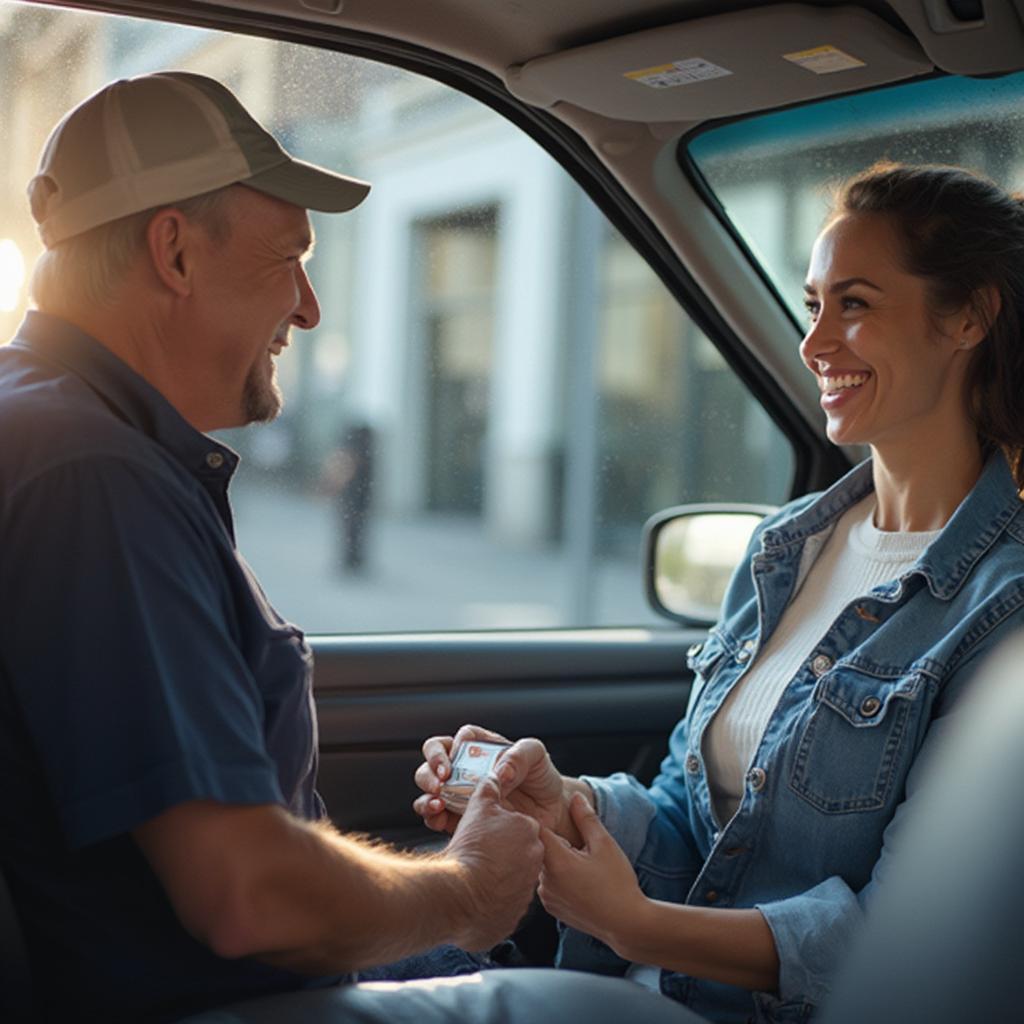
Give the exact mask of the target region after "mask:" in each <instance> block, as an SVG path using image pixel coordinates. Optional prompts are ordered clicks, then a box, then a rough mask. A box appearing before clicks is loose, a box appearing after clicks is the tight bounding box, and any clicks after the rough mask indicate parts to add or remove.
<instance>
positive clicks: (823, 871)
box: [559, 455, 1024, 1022]
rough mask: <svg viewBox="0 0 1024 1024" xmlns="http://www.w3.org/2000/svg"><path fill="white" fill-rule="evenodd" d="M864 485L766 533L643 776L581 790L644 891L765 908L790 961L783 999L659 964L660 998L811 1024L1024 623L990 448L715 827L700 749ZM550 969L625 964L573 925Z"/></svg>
mask: <svg viewBox="0 0 1024 1024" xmlns="http://www.w3.org/2000/svg"><path fill="white" fill-rule="evenodd" d="M872 486H873V484H872V475H871V463H870V462H865V463H862V464H861V465H859V466H858V467H856V468H855V469H854V470H852V471H851V472H850V473H848V474H847V475H846V476H845V477H843V479H842V480H840V481H839V482H838V483H836V484H835V485H834V486H833V487H832V488H830V489H829V490H828V491H825V492H824V493H822V494H819V495H810V496H808V497H805V498H802V499H799V500H797V501H795V502H793V503H791V504H789V505H788V506H786V507H785V508H783V509H781V510H780V511H779V512H777V513H775V514H774V515H773V516H771V517H769V518H768V519H766V520H765V521H764V522H763V523H761V524H760V526H759V527H758V529H757V531H756V532H755V534H754V536H753V538H752V540H751V545H750V548H749V549H748V551H747V555H746V557H745V559H744V562H743V563H742V564H741V566H740V568H739V569H738V570H737V572H736V573H735V575H734V576H733V579H732V581H731V583H730V585H729V589H728V592H727V594H726V597H725V601H724V604H723V607H722V614H721V620H720V622H719V623H718V625H717V626H715V627H714V629H712V630H711V631H710V633H709V634H708V636H707V639H706V640H705V641H704V643H703V644H697V645H695V646H694V647H693V648H691V649H690V652H689V665H690V668H691V669H692V670H693V673H694V681H693V687H692V690H691V693H690V699H689V706H688V708H687V712H686V716H685V717H684V718H683V720H682V721H681V722H679V724H678V725H677V726H676V727H675V729H674V731H673V733H672V736H671V739H670V741H669V753H668V756H667V757H666V758H665V760H664V762H663V763H662V765H661V771H660V774H659V775H658V777H657V778H656V779H655V781H654V783H653V784H652V785H651V786H650V788H647V787H644V786H642V785H641V784H640V783H638V782H637V781H636V779H634V778H632V777H631V776H628V775H625V774H621V773H620V774H616V775H612V776H611V777H609V778H587V780H586V781H587V782H588V783H589V784H590V785H591V787H592V788H593V790H594V793H595V795H596V799H597V809H598V813H599V815H600V817H601V819H602V820H603V822H604V824H605V826H606V827H607V828H608V830H609V831H610V832H611V834H612V835H613V836H614V837H615V839H616V840H617V841H618V843H619V844H620V846H621V847H622V848H623V850H624V851H625V852H626V854H627V856H628V857H629V859H630V861H631V862H632V863H633V864H634V866H635V868H636V871H637V876H638V878H639V880H640V883H641V886H642V888H643V890H644V892H645V893H646V894H647V895H648V896H650V897H651V898H654V899H659V900H666V901H670V902H676V903H687V904H690V905H693V906H704V907H757V908H758V909H759V910H760V911H761V913H762V914H763V915H764V917H765V919H766V920H767V922H768V925H769V927H770V928H771V931H772V934H773V936H774V939H775V944H776V947H777V950H778V955H779V960H780V965H781V969H780V974H779V990H778V991H777V992H774V993H753V994H752V993H750V992H747V991H745V990H742V989H739V988H735V987H732V986H728V985H724V984H719V983H715V982H709V981H704V980H701V979H696V978H691V977H688V976H685V975H682V974H676V973H673V972H670V971H662V974H661V989H662V992H663V993H664V994H665V995H667V996H671V997H673V998H675V999H678V1000H681V1001H682V1002H684V1003H686V1004H687V1005H689V1006H691V1007H692V1008H693V1009H694V1010H695V1011H696V1012H697V1013H700V1014H703V1015H705V1016H707V1017H709V1018H710V1019H712V1020H716V1021H747V1020H757V1021H764V1022H784V1021H802V1020H806V1019H808V1018H809V1017H810V1016H811V1014H812V1012H813V1011H814V1008H815V1007H816V1006H817V1005H818V1004H820V1003H821V1002H822V1000H824V999H825V997H826V996H827V994H828V991H829V986H830V983H831V979H832V976H833V974H834V973H835V971H836V969H837V968H838V967H839V966H840V964H841V962H842V958H843V956H844V953H845V950H846V948H847V945H848V943H849V940H850V937H851V934H852V932H853V931H854V929H855V928H856V927H857V926H858V924H859V922H860V921H861V917H862V913H863V910H864V907H865V905H866V904H867V903H868V901H869V900H870V899H871V898H872V893H873V892H874V891H875V890H876V889H877V887H878V886H879V885H881V884H884V875H885V872H886V867H887V857H888V856H890V855H891V852H892V849H893V846H894V844H895V843H896V842H898V839H897V835H898V832H899V829H900V825H901V822H902V821H903V818H904V815H905V812H906V807H907V803H908V794H911V793H912V792H913V790H914V783H915V777H916V774H917V773H911V767H912V766H913V765H914V763H915V761H917V760H918V756H919V754H921V753H922V750H923V749H925V748H926V747H927V745H928V744H930V743H932V742H933V741H934V739H935V737H936V736H937V735H938V733H939V732H941V731H942V730H943V729H944V728H945V727H946V725H947V722H948V720H946V719H945V717H944V716H946V714H947V712H948V711H949V709H950V708H951V706H952V705H953V704H954V703H955V702H956V700H957V699H958V697H959V695H960V693H961V692H962V691H963V689H964V687H965V686H966V685H968V684H969V680H970V678H971V676H972V675H973V673H974V672H975V670H976V669H977V667H978V665H979V663H980V662H981V661H982V660H983V656H984V655H985V654H987V653H988V651H989V650H990V649H991V648H992V647H993V645H994V644H995V643H996V642H998V641H999V640H1001V639H1002V638H1003V637H1005V636H1006V635H1007V634H1008V633H1009V631H1011V630H1012V629H1013V628H1014V627H1015V626H1018V625H1024V502H1021V500H1020V499H1019V498H1018V495H1017V491H1016V487H1015V485H1014V482H1013V478H1012V476H1011V474H1010V472H1009V468H1008V466H1007V464H1006V461H1005V459H1004V458H1003V457H1002V456H1001V455H996V456H993V457H992V458H991V459H990V460H989V462H988V464H987V465H986V467H985V470H984V472H983V474H982V476H981V478H980V479H979V480H978V482H977V484H976V485H975V487H974V488H973V489H972V491H971V492H970V494H969V495H968V496H967V498H966V499H965V500H964V501H963V502H962V503H961V505H960V507H959V508H958V509H957V511H956V512H955V514H954V515H953V517H952V518H951V519H950V521H949V523H948V524H947V525H946V527H945V528H944V529H943V530H942V532H941V533H940V534H939V535H938V537H937V538H936V539H935V540H934V541H933V542H932V543H931V544H930V545H929V546H928V547H927V548H926V549H925V551H924V552H923V553H922V555H921V557H920V558H919V559H918V560H917V562H916V563H915V564H914V565H913V566H912V567H911V568H910V569H909V570H908V571H907V572H905V573H904V574H903V575H902V576H900V577H899V578H898V579H894V580H891V581H889V582H887V583H884V584H882V585H880V586H877V587H875V588H874V589H873V590H872V591H871V592H870V593H868V594H865V595H863V596H862V597H860V598H858V599H855V600H854V601H852V602H850V604H849V605H847V607H846V608H845V609H844V610H843V611H842V612H841V613H840V614H839V616H838V618H836V620H835V621H834V622H833V623H832V625H831V626H830V627H829V629H828V631H827V632H826V633H825V635H824V636H823V637H822V638H821V640H820V642H819V643H818V644H817V645H816V646H815V648H814V650H813V651H812V652H810V654H809V655H808V657H807V659H806V661H805V662H804V663H803V665H802V666H801V668H800V670H799V671H798V672H797V673H796V675H795V676H794V677H793V679H792V680H791V681H790V682H789V684H788V685H787V687H786V689H785V691H784V693H783V694H782V696H781V698H780V699H779V702H778V704H777V706H776V708H775V710H774V711H773V712H772V715H771V718H770V720H769V722H768V725H767V727H766V729H765V733H764V736H763V738H762V740H761V742H760V745H759V746H758V748H757V750H756V751H755V753H754V756H753V759H752V761H751V763H750V767H749V770H748V772H747V775H746V787H745V792H744V794H743V796H742V799H741V802H740V806H739V808H738V810H737V811H736V813H735V815H734V816H733V817H732V818H731V819H730V820H729V821H717V820H716V818H715V815H714V812H713V810H712V805H711V798H710V795H709V791H708V782H707V776H706V770H705V762H704V753H703V750H702V742H703V739H704V735H705V732H706V730H707V727H708V724H709V723H710V721H711V719H712V718H713V716H714V715H715V713H716V712H717V711H718V709H719V708H720V707H721V706H722V703H723V702H724V700H725V698H726V696H727V694H728V693H729V691H730V690H731V689H732V688H733V686H734V685H735V684H736V683H737V682H738V681H739V680H740V679H741V678H742V677H743V675H744V673H745V672H746V670H747V668H748V667H749V666H750V664H751V663H752V661H753V660H754V658H755V656H756V655H757V652H758V650H759V649H760V648H761V646H762V645H763V644H764V642H765V641H766V640H767V639H768V637H770V636H771V634H772V632H773V631H774V630H775V628H776V626H777V625H778V623H779V619H780V618H781V616H782V613H783V611H784V610H785V608H786V606H787V604H788V602H789V600H790V598H791V597H792V595H793V594H794V593H795V591H796V589H797V587H798V586H799V584H800V582H802V581H801V580H800V579H798V573H799V571H800V566H801V565H804V566H808V565H809V564H810V562H811V560H812V559H811V558H810V557H808V558H807V559H804V560H802V555H803V552H804V549H805V547H806V546H807V545H812V544H813V545H817V546H818V548H819V549H820V547H821V546H822V545H823V544H824V542H825V540H826V539H827V538H828V536H829V534H830V532H831V529H832V528H833V526H834V525H835V523H836V521H837V520H838V519H839V517H840V516H841V515H842V514H843V513H844V512H845V511H847V509H849V508H850V507H851V506H853V505H854V504H855V503H856V502H858V501H860V500H861V499H862V498H863V497H864V496H865V495H866V494H867V493H868V492H869V491H870V490H871V489H872ZM922 760H923V758H922ZM919 765H920V762H919ZM908 776H909V777H908ZM559 963H560V965H561V966H564V967H577V968H582V969H586V970H592V971H595V970H596V971H600V972H602V973H612V974H614V973H622V972H623V971H624V970H625V969H626V966H627V965H626V964H625V963H624V961H622V960H621V959H619V958H618V957H617V956H616V955H615V954H614V953H613V952H612V951H611V950H610V949H608V947H606V946H604V945H603V944H601V943H600V942H598V941H597V940H596V939H593V938H591V937H589V936H585V935H583V934H582V933H579V932H575V931H573V930H571V929H566V930H564V932H563V936H562V942H561V947H560V950H559Z"/></svg>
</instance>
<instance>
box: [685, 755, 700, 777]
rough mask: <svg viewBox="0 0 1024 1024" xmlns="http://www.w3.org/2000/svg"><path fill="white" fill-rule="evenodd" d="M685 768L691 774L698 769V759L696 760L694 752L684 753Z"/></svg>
mask: <svg viewBox="0 0 1024 1024" xmlns="http://www.w3.org/2000/svg"><path fill="white" fill-rule="evenodd" d="M686 770H687V771H688V772H689V773H690V774H691V775H696V774H697V773H698V772H699V771H700V761H698V760H697V755H696V754H687V755H686Z"/></svg>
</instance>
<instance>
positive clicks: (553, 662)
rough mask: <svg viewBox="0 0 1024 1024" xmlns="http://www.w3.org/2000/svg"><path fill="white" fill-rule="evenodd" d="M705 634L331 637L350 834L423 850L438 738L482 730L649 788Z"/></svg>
mask: <svg viewBox="0 0 1024 1024" xmlns="http://www.w3.org/2000/svg"><path fill="white" fill-rule="evenodd" d="M701 636H702V634H701V632H700V631H693V630H684V629H678V630H676V629H670V630H663V631H662V630H641V629H635V630H586V631H582V630H581V631H574V632H565V633H562V632H551V633H544V632H529V633H515V632H510V633H494V634H485V633H467V634H445V635H443V636H423V635H418V636H412V635H409V636H402V635H391V636H377V637H352V638H348V637H321V638H313V639H312V640H311V643H312V645H313V647H314V651H315V655H316V700H317V711H318V715H319V722H320V750H321V764H320V783H319V788H320V792H321V794H322V795H323V797H324V799H325V800H326V802H327V806H328V809H329V811H330V813H331V817H332V818H333V819H334V821H335V822H336V823H337V824H338V826H339V827H341V828H343V829H346V830H356V831H363V832H371V833H373V834H375V835H380V836H383V837H384V838H387V839H389V840H392V841H396V842H400V843H403V844H409V845H415V844H417V843H419V842H422V841H424V840H429V839H432V838H433V836H432V835H431V833H429V832H427V831H426V830H425V829H424V828H423V826H422V825H421V824H420V822H419V819H418V818H417V817H416V816H415V814H414V813H413V812H412V810H411V806H410V805H411V803H412V801H413V799H414V798H415V796H416V794H417V792H418V791H417V789H416V787H415V785H414V784H413V781H412V775H413V771H414V770H415V768H416V766H417V765H418V764H419V762H420V745H421V744H422V742H423V740H424V739H425V738H426V737H427V736H431V735H435V734H451V733H452V732H453V731H454V730H455V729H457V728H458V727H459V726H460V725H462V724H463V723H465V722H475V723H477V724H480V725H485V726H487V727H488V728H492V729H495V730H497V731H498V732H502V733H504V734H505V735H507V736H509V737H510V738H518V737H521V736H538V737H540V738H541V739H542V740H544V742H545V743H546V744H547V745H548V749H549V750H550V751H551V755H552V757H553V759H554V761H555V764H557V765H558V767H559V768H560V769H561V770H562V771H563V772H564V773H566V774H572V775H576V774H580V773H583V772H586V773H589V774H596V775H603V774H609V773H611V772H613V771H628V772H630V773H632V774H634V775H636V776H637V777H638V778H641V779H643V780H649V779H650V778H651V777H653V775H654V773H655V772H656V770H657V766H658V764H659V762H660V760H661V758H662V757H663V756H664V752H665V744H666V740H667V737H668V734H669V731H670V730H671V728H672V726H673V725H674V724H675V722H676V721H677V720H678V719H679V718H680V716H681V715H682V713H683V710H684V708H685V706H686V698H687V695H688V692H689V685H690V677H689V674H688V672H687V670H686V667H685V666H686V660H685V651H686V648H687V646H688V645H689V644H690V643H693V642H694V641H695V640H697V639H700V637H701Z"/></svg>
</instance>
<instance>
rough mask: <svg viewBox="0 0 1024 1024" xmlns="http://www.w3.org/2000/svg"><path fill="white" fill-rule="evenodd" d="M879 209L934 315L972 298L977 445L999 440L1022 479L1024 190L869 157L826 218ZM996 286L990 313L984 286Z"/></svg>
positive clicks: (970, 379)
mask: <svg viewBox="0 0 1024 1024" xmlns="http://www.w3.org/2000/svg"><path fill="white" fill-rule="evenodd" d="M847 213H872V214H878V215H880V216H883V217H885V218H886V220H887V221H888V222H889V224H890V225H891V226H892V227H893V228H894V230H895V232H896V235H897V237H898V238H899V239H900V241H901V243H902V248H903V252H902V254H901V256H902V259H901V263H902V265H903V266H904V268H905V269H906V270H907V271H908V273H911V274H914V275H915V276H917V277H920V278H923V279H924V280H925V282H926V283H927V288H928V296H929V304H930V306H931V308H932V310H933V312H934V313H936V314H939V315H942V314H945V313H952V312H955V311H956V310H959V309H962V308H963V307H964V306H968V305H970V306H972V307H973V308H974V310H975V313H976V314H977V315H978V316H980V317H981V321H982V323H986V321H990V322H988V323H986V326H987V327H988V333H987V334H986V336H985V339H984V340H983V341H982V342H981V344H980V345H977V346H975V348H974V351H973V352H972V353H971V362H970V364H969V367H968V370H967V380H966V387H967V403H968V410H969V412H970V415H971V418H972V420H973V422H974V426H975V429H976V430H977V432H978V439H979V440H980V442H981V445H982V448H983V449H984V450H985V451H986V452H991V451H993V450H994V449H996V448H1001V449H1002V450H1003V452H1004V453H1005V454H1006V457H1007V460H1008V461H1009V463H1010V468H1011V469H1012V471H1013V475H1014V479H1015V480H1016V481H1017V487H1018V489H1022V488H1024V458H1022V454H1024V338H1022V337H1021V329H1022V327H1024V197H1021V196H1018V195H1011V194H1009V193H1007V192H1006V191H1004V190H1003V189H1002V188H1000V187H999V186H998V185H996V184H995V183H994V182H992V181H989V180H988V179H987V178H985V177H982V176H981V175H979V174H975V173H973V172H971V171H967V170H964V169H962V168H959V167H941V166H919V167H910V166H905V165H902V164H894V163H888V162H885V163H878V164H875V165H874V166H873V167H869V168H868V169H867V170H866V171H864V172H863V173H861V174H859V175H857V176H856V177H855V178H852V179H851V180H849V181H847V182H846V183H845V184H843V185H842V186H841V187H840V188H839V189H838V191H837V193H836V196H835V199H834V203H833V209H832V215H831V218H830V219H834V218H836V217H838V216H841V215H843V214H847ZM991 289H994V290H995V291H996V292H998V294H999V298H1000V307H999V312H998V314H997V315H996V316H995V317H994V318H992V317H991V311H990V310H989V309H988V307H987V303H986V293H990V290H991Z"/></svg>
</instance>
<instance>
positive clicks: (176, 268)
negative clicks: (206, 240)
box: [146, 206, 196, 298]
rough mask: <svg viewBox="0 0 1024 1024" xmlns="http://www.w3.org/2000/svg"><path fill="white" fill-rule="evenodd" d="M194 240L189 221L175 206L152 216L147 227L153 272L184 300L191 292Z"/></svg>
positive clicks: (147, 246)
mask: <svg viewBox="0 0 1024 1024" xmlns="http://www.w3.org/2000/svg"><path fill="white" fill-rule="evenodd" d="M195 241H196V233H195V231H194V229H193V226H192V225H191V224H190V223H189V221H188V218H187V217H185V215H184V214H183V213H182V212H181V211H180V210H176V209H175V208H174V207H173V206H169V207H167V208H166V209H163V210H159V211H158V212H157V213H155V214H153V216H152V217H151V218H150V221H149V224H148V225H147V226H146V249H147V251H148V252H149V259H150V262H151V264H152V267H153V270H154V272H155V273H156V276H157V277H158V278H159V279H160V281H161V282H162V283H163V284H164V285H165V286H166V287H167V288H169V289H170V290H171V291H172V292H173V293H174V294H175V295H177V296H179V297H181V298H184V297H185V296H187V295H189V294H191V292H192V274H193V269H194V268H193V262H194V259H193V257H194V254H193V251H192V250H193V247H194V245H195Z"/></svg>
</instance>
